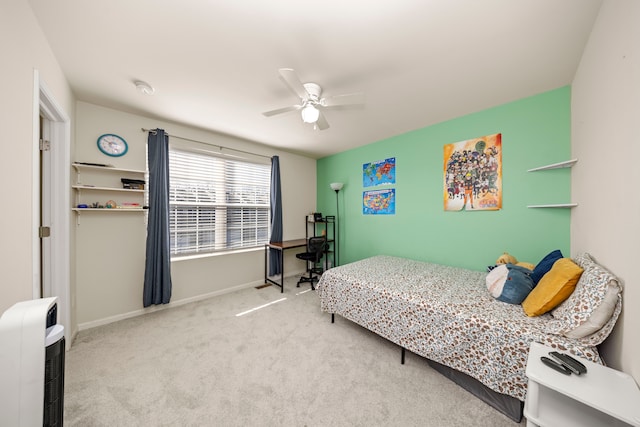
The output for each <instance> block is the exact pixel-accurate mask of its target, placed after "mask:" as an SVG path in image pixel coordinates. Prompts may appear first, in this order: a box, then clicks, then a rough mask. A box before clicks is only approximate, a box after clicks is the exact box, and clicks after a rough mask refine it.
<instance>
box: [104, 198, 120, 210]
mask: <svg viewBox="0 0 640 427" xmlns="http://www.w3.org/2000/svg"><path fill="white" fill-rule="evenodd" d="M104 206H105V208H107V209H115V208H117V207H118V204H117V203H116V202H115V201H113V200H109V201H107V203H105V205H104Z"/></svg>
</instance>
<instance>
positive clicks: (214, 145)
mask: <svg viewBox="0 0 640 427" xmlns="http://www.w3.org/2000/svg"><path fill="white" fill-rule="evenodd" d="M141 129H142V132H149V133H152V134H154V135H155V133H156V131H155V130H154V129H145V128H141ZM165 135H167V136H170V137H172V138H178V139H182V140H184V141H191V142H195V143H196V144H204V145H208V146H209V147H217V148H219V149H224V150H231V151H236V152H238V153H244V154H249V155H250V156H258V157H264V158H266V159H271V156H265V155H263V154H257V153H252V152H250V151H243V150H238V149H237V148H229V147H225V146H223V145H218V144H211V143H210V142H204V141H198V140H195V139H191V138H184V137H182V136H177V135H170V134H169V133H166V132H165Z"/></svg>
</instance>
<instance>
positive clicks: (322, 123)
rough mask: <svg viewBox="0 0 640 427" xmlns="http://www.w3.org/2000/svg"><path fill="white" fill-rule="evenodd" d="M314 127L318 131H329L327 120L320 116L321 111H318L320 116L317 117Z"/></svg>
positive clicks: (322, 115)
mask: <svg viewBox="0 0 640 427" xmlns="http://www.w3.org/2000/svg"><path fill="white" fill-rule="evenodd" d="M316 126H317V127H318V129H320V130H325V129H329V122H327V119H326V118H325V117H324V114H322V111H320V115H319V116H318V120H317V121H316Z"/></svg>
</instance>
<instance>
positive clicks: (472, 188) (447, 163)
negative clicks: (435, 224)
mask: <svg viewBox="0 0 640 427" xmlns="http://www.w3.org/2000/svg"><path fill="white" fill-rule="evenodd" d="M501 208H502V134H500V133H496V134H494V135H487V136H482V137H480V138H474V139H468V140H466V141H460V142H456V143H453V144H447V145H445V146H444V210H445V211H464V210H467V211H483V210H484V211H486V210H498V209H501Z"/></svg>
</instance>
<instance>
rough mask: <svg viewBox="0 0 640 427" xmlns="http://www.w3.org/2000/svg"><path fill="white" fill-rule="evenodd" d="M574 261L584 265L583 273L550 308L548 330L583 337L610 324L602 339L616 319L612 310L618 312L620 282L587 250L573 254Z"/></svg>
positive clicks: (620, 303) (571, 336) (619, 305)
mask: <svg viewBox="0 0 640 427" xmlns="http://www.w3.org/2000/svg"><path fill="white" fill-rule="evenodd" d="M575 262H576V264H578V265H580V266H581V267H582V268H584V272H583V273H582V277H580V280H579V281H578V284H577V285H576V289H575V291H574V292H573V294H572V295H571V296H570V297H569V298H568V299H567V300H566V301H565V302H563V303H562V304H561V305H560V306H558V308H556V309H555V310H553V311H552V313H551V314H552V316H553V317H554V319H556V320H557V322H556V321H554V322H552V323H550V325H549V332H552V333H556V334H560V335H564V336H566V337H568V338H585V337H589V336H590V335H595V334H596V333H597V332H599V331H600V330H601V329H604V328H603V327H604V326H605V325H607V324H611V325H610V328H609V331H607V332H606V335H605V336H604V337H603V338H602V341H604V338H606V336H607V335H609V333H610V332H611V329H613V325H614V324H615V321H616V320H617V317H618V315H616V312H617V313H618V314H619V311H620V307H621V306H622V296H621V293H622V285H621V284H620V281H619V280H618V278H617V277H616V276H614V275H613V274H611V272H609V271H608V270H607V269H605V268H604V267H602V266H601V265H599V264H597V263H596V262H595V261H594V260H593V259H592V258H591V257H590V256H589V254H587V253H584V254H581V255H579V256H578V257H576V259H575ZM612 319H613V322H611V320H612ZM603 332H604V331H603Z"/></svg>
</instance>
